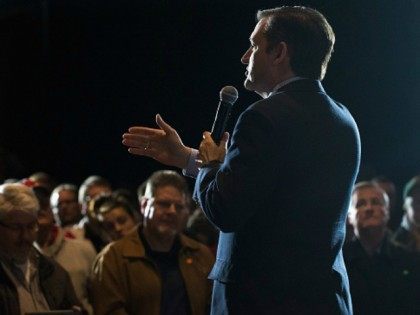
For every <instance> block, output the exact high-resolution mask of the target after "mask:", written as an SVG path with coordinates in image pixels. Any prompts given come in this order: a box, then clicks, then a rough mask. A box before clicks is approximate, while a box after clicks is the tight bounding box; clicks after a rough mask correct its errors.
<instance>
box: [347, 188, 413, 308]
mask: <svg viewBox="0 0 420 315" xmlns="http://www.w3.org/2000/svg"><path fill="white" fill-rule="evenodd" d="M388 207H389V200H388V196H387V195H386V193H385V192H384V191H383V190H382V188H380V187H379V186H377V185H376V184H375V183H373V182H361V183H359V184H357V185H356V186H355V187H354V190H353V193H352V198H351V205H350V211H349V219H350V223H351V224H352V225H353V227H354V233H355V237H356V239H355V240H353V241H352V242H350V243H347V245H346V246H345V248H344V258H345V261H346V266H347V271H348V275H349V280H350V290H351V295H352V299H353V310H354V314H381V315H384V314H420V304H419V303H420V299H419V297H420V274H419V267H420V260H419V256H418V255H416V254H414V253H410V252H408V251H406V250H405V249H404V248H403V247H401V246H399V245H397V244H395V243H394V242H392V240H391V239H390V235H389V232H388V229H387V223H388V219H389V211H388Z"/></svg>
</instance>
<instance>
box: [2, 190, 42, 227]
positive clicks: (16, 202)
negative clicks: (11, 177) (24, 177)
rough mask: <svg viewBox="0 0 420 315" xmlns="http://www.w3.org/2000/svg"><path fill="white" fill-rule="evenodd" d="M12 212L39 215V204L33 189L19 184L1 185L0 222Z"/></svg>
mask: <svg viewBox="0 0 420 315" xmlns="http://www.w3.org/2000/svg"><path fill="white" fill-rule="evenodd" d="M12 210H21V211H25V212H27V213H30V214H34V215H36V214H37V212H38V210H39V203H38V199H37V198H36V196H35V194H34V192H33V191H32V189H31V188H29V187H27V186H25V185H23V184H18V183H15V184H3V185H0V221H1V220H2V219H3V218H4V216H5V215H6V214H7V213H8V212H9V211H12Z"/></svg>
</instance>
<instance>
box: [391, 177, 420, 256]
mask: <svg viewBox="0 0 420 315" xmlns="http://www.w3.org/2000/svg"><path fill="white" fill-rule="evenodd" d="M403 208H404V216H403V219H402V221H401V225H400V227H399V228H398V229H397V231H396V232H395V234H394V240H395V241H396V242H397V243H399V244H402V245H403V246H405V247H406V248H407V249H409V250H411V251H416V252H420V176H416V177H413V178H412V179H411V180H410V181H409V182H408V183H407V184H406V185H405V187H404V191H403Z"/></svg>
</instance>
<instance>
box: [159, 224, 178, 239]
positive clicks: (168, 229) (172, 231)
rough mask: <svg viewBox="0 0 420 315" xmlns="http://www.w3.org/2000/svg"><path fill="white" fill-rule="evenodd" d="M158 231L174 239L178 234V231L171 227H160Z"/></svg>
mask: <svg viewBox="0 0 420 315" xmlns="http://www.w3.org/2000/svg"><path fill="white" fill-rule="evenodd" d="M157 230H158V232H159V234H160V235H162V236H166V237H172V236H175V235H177V234H178V231H177V229H176V228H174V227H172V226H170V225H159V226H158V228H157Z"/></svg>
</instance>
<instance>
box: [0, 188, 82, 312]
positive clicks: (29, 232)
mask: <svg viewBox="0 0 420 315" xmlns="http://www.w3.org/2000/svg"><path fill="white" fill-rule="evenodd" d="M38 210H39V203H38V201H37V198H36V197H35V195H34V193H33V191H32V190H31V189H30V188H29V187H27V186H25V185H23V184H4V185H1V186H0V235H1V237H0V314H7V315H20V314H26V313H30V312H42V311H48V310H65V309H74V308H78V309H80V306H81V304H80V303H79V301H78V299H77V297H76V294H75V292H74V288H73V286H72V283H71V280H70V277H69V275H68V273H67V272H66V271H65V270H64V269H63V268H62V267H61V266H60V265H58V264H57V263H56V262H54V261H53V260H51V259H50V258H47V257H45V256H44V255H42V254H40V253H39V252H38V251H37V250H36V249H35V248H34V247H33V242H34V241H35V240H36V238H37V234H38V222H37V214H38Z"/></svg>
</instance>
